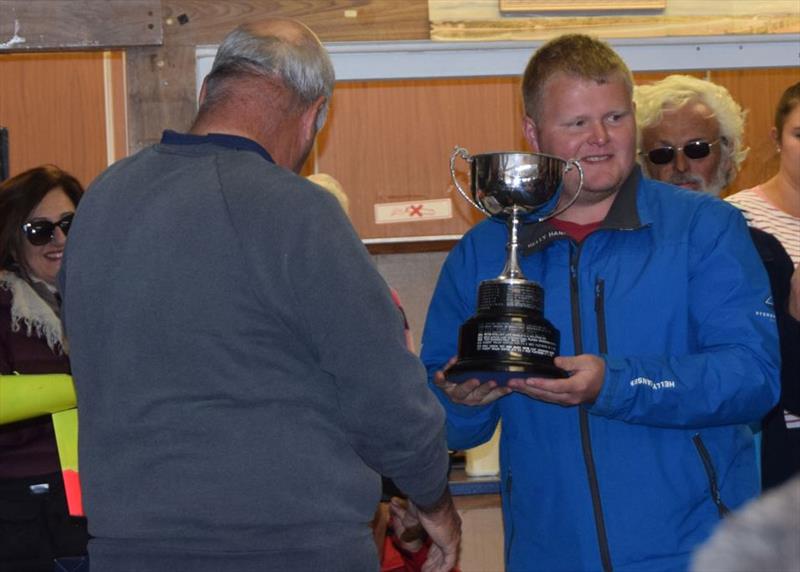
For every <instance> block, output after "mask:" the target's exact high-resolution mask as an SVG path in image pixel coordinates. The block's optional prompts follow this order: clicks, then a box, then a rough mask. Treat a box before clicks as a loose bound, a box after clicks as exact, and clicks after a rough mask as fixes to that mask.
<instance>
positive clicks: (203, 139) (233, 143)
mask: <svg viewBox="0 0 800 572" xmlns="http://www.w3.org/2000/svg"><path fill="white" fill-rule="evenodd" d="M161 143H162V144H164V145H217V146H218V147H227V148H228V149H236V150H237V151H253V152H255V153H258V154H259V155H261V156H262V157H263V158H264V159H266V160H267V161H269V162H270V163H275V161H274V159H273V158H272V155H270V154H269V152H268V151H267V150H266V149H264V148H263V147H262V146H261V145H259V144H258V143H256V142H255V141H253V140H252V139H248V138H247V137H241V136H239V135H228V134H227V133H208V134H207V135H195V134H193V133H178V132H177V131H172V130H170V129H167V130H165V131H164V133H163V134H162V135H161Z"/></svg>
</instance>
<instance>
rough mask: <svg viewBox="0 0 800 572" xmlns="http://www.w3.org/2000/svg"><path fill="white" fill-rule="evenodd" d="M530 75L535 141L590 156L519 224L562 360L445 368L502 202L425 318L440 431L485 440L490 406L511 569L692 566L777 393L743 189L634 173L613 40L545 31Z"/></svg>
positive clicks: (455, 258) (461, 442) (754, 486)
mask: <svg viewBox="0 0 800 572" xmlns="http://www.w3.org/2000/svg"><path fill="white" fill-rule="evenodd" d="M522 91H523V97H524V101H525V113H526V116H525V118H524V122H523V129H524V133H525V137H526V139H527V141H528V143H529V144H530V146H531V148H532V150H533V151H534V152H541V153H546V154H550V155H556V156H560V157H564V158H576V159H578V160H580V162H581V164H582V166H583V169H584V171H585V184H584V187H583V191H582V192H581V194H580V196H579V198H578V199H577V201H576V202H575V204H574V205H573V206H572V207H571V208H569V209H568V210H566V211H565V212H564V213H563V214H561V215H559V217H558V218H557V219H551V220H550V221H548V222H546V223H542V224H531V225H525V226H524V227H523V229H522V231H521V232H520V247H521V252H522V255H523V256H522V257H521V266H522V271H523V273H524V274H525V276H526V277H527V278H528V279H529V280H535V281H537V282H539V283H540V284H541V285H542V286H543V288H544V291H545V306H544V314H545V316H546V317H547V318H548V319H549V320H550V321H551V322H553V324H554V325H555V326H556V327H557V328H558V329H559V330H560V332H561V348H560V353H561V354H562V355H561V357H558V358H556V365H558V366H559V367H561V368H563V369H565V370H567V371H568V372H569V377H568V378H566V379H541V378H527V379H514V380H510V381H509V382H508V383H507V385H505V386H499V385H498V384H496V383H495V382H492V381H490V382H487V383H484V384H481V383H480V382H479V381H478V380H476V379H473V380H469V381H466V382H464V383H461V384H456V383H451V382H450V381H448V380H447V377H446V371H445V372H443V371H442V370H443V369H446V366H447V363H448V360H449V359H450V358H451V357H452V356H453V355H455V354H456V353H457V337H458V329H459V326H460V324H462V323H463V322H464V321H465V320H467V319H468V318H469V317H470V316H472V315H473V314H474V313H475V303H476V294H477V288H478V285H479V283H480V282H481V281H482V280H485V279H490V278H494V277H496V276H497V275H498V274H499V273H500V272H501V270H502V269H503V265H504V261H505V245H506V242H507V240H508V232H507V229H506V225H505V222H504V221H501V220H495V219H489V220H486V221H484V222H482V223H480V224H478V225H477V226H476V227H475V228H473V229H472V230H471V231H470V232H468V233H467V234H466V235H465V237H464V238H463V239H462V240H461V241H460V242H459V244H458V245H457V246H456V247H455V248H454V249H453V251H452V252H451V253H450V255H449V256H448V259H447V261H446V262H445V265H444V268H443V269H442V272H441V276H440V278H439V282H438V285H437V287H436V291H435V293H434V296H433V299H432V301H431V306H430V309H429V313H428V319H427V323H426V326H425V331H424V334H423V349H422V359H423V361H424V362H425V364H426V366H427V368H428V371H429V375H430V378H431V383H432V385H433V386H434V387H435V389H436V391H437V394H438V395H439V397H440V399H441V401H442V403H443V405H444V406H445V408H446V410H447V434H448V441H449V446H450V447H451V448H455V449H464V448H470V447H474V446H476V445H479V444H480V443H482V442H485V441H486V440H488V439H489V438H490V436H491V435H492V433H493V431H494V428H495V426H496V424H497V422H498V421H499V420H500V419H501V418H502V420H503V432H502V436H501V446H500V461H501V481H502V501H503V512H504V528H505V545H506V566H507V568H508V569H509V570H520V571H522V570H524V571H530V570H548V571H555V570H569V571H575V570H581V571H590V570H604V571H608V570H617V571H625V570H637V571H638V570H685V569H686V567H687V565H688V562H689V557H690V554H691V552H692V550H693V549H694V548H695V547H696V546H697V545H698V544H699V543H701V542H702V541H703V540H705V539H706V538H707V537H708V536H709V534H710V533H711V531H712V530H713V528H714V527H715V525H717V524H718V523H719V521H720V519H721V518H722V517H723V516H724V515H725V514H726V513H727V512H728V511H729V510H730V509H733V508H736V507H738V506H740V505H741V504H742V503H743V502H745V501H746V500H747V499H749V498H751V497H753V496H755V495H756V494H757V492H758V476H757V469H756V457H755V451H754V447H753V436H752V433H751V431H750V429H749V427H748V423H751V422H754V421H757V420H758V419H760V418H761V417H762V416H763V415H764V414H765V413H766V412H767V411H768V410H769V409H770V408H771V407H772V405H773V404H774V403H775V402H776V399H777V396H778V368H779V358H778V342H777V336H776V330H775V323H774V322H775V318H774V314H773V312H772V308H771V307H770V306H769V305H768V304H769V302H768V300H769V297H770V292H769V284H768V282H767V277H766V274H765V272H764V269H763V266H762V264H761V262H760V260H759V258H758V255H757V253H756V251H755V249H754V247H753V244H752V242H751V240H750V237H749V235H748V232H747V226H746V224H745V221H744V218H743V217H742V216H741V215H740V214H739V213H738V212H737V211H736V209H734V208H731V207H730V206H729V205H726V204H725V203H724V202H722V201H719V200H717V199H715V198H713V197H710V196H707V195H703V194H700V193H692V192H690V191H686V190H682V189H679V188H676V187H673V186H671V185H667V184H664V183H660V182H656V181H652V180H647V179H644V178H643V177H642V175H641V173H640V170H639V168H638V167H637V166H636V161H635V158H636V123H635V119H634V106H633V103H632V78H631V74H630V71H629V70H628V68H627V67H626V65H625V64H624V62H623V61H622V60H621V59H620V58H619V56H618V55H617V54H616V53H614V52H613V50H611V48H610V47H609V46H608V45H606V44H604V43H603V42H600V41H598V40H595V39H592V38H589V37H587V36H582V35H567V36H562V37H559V38H556V39H554V40H552V41H550V42H548V43H547V44H545V45H544V46H542V48H540V49H539V50H538V51H537V52H536V53H535V54H534V56H533V57H532V58H531V61H530V62H529V63H528V66H527V69H526V70H525V74H524V77H523V80H522ZM569 198H570V197H568V196H567V197H564V200H565V201H566V200H568V199H569Z"/></svg>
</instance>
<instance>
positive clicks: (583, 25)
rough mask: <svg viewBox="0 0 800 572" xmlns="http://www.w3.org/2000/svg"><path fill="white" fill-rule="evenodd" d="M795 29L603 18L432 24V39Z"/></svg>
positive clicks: (750, 22) (727, 19)
mask: <svg viewBox="0 0 800 572" xmlns="http://www.w3.org/2000/svg"><path fill="white" fill-rule="evenodd" d="M797 33H800V20H798V19H797V17H795V16H794V15H785V16H770V17H761V16H702V17H701V16H698V17H692V16H651V17H644V18H643V17H641V16H627V17H626V16H602V17H575V18H560V17H559V18H517V19H513V20H469V21H459V22H431V39H433V40H442V41H454V42H463V41H467V40H469V41H484V42H489V41H501V40H502V41H506V40H549V39H550V38H553V37H555V36H557V35H559V34H591V35H594V36H599V37H601V38H605V39H610V38H652V37H676V36H725V35H749V34H797Z"/></svg>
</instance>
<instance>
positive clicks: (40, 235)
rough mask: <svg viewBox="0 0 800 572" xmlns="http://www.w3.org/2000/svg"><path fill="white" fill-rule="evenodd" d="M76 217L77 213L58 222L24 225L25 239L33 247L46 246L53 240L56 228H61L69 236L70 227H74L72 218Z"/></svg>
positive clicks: (70, 214)
mask: <svg viewBox="0 0 800 572" xmlns="http://www.w3.org/2000/svg"><path fill="white" fill-rule="evenodd" d="M74 216H75V213H69V214H68V215H64V216H63V217H61V218H60V219H59V220H58V221H56V222H50V221H49V220H34V221H31V222H26V223H25V224H23V225H22V231H23V232H24V233H25V238H27V239H28V242H30V243H31V244H32V245H34V246H44V245H45V244H47V243H48V242H50V241H51V240H53V233H55V231H56V227H58V228H60V229H61V232H63V233H64V235H67V234H69V227H70V226H71V225H72V218H73V217H74Z"/></svg>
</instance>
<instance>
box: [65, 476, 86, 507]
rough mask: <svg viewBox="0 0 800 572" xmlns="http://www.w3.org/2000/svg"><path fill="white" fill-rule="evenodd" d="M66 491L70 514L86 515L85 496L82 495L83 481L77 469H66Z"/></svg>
mask: <svg viewBox="0 0 800 572" xmlns="http://www.w3.org/2000/svg"><path fill="white" fill-rule="evenodd" d="M61 474H62V475H63V477H64V492H65V493H66V495H67V507H68V508H69V514H70V516H86V515H85V514H83V497H82V495H81V481H80V476H79V475H78V472H77V471H72V470H69V469H64V470H63V471H62V472H61Z"/></svg>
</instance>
